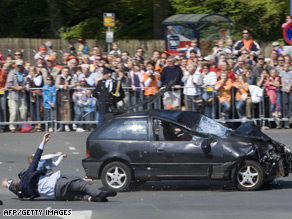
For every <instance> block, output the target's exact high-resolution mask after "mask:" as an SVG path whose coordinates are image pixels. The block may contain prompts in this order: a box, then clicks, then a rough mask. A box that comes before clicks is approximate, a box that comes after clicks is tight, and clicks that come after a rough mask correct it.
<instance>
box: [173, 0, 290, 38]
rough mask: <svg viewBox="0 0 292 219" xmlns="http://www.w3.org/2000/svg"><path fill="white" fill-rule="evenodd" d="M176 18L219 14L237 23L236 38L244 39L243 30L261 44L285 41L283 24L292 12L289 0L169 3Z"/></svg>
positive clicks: (183, 0)
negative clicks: (283, 39)
mask: <svg viewBox="0 0 292 219" xmlns="http://www.w3.org/2000/svg"><path fill="white" fill-rule="evenodd" d="M169 1H170V3H171V5H172V7H173V8H174V9H175V10H176V14H184V13H193V14H200V13H218V14H223V15H226V16H228V17H229V18H230V19H231V20H232V21H233V23H234V28H233V36H235V37H237V38H240V37H241V34H240V33H241V31H242V30H243V29H249V30H250V32H251V33H252V37H253V38H255V39H257V40H260V41H271V40H277V39H278V38H281V37H282V31H281V27H280V26H281V22H282V21H284V19H285V12H287V9H288V8H289V1H288V0H285V1H282V0H169Z"/></svg>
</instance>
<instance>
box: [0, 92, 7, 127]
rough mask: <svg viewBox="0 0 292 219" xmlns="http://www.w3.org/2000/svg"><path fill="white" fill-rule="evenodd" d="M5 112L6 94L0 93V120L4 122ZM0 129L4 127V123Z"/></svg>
mask: <svg viewBox="0 0 292 219" xmlns="http://www.w3.org/2000/svg"><path fill="white" fill-rule="evenodd" d="M5 112H6V96H5V95H4V94H0V122H5V121H6V118H5ZM0 129H2V130H3V129H4V125H1V126H0Z"/></svg>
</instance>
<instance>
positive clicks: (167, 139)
mask: <svg viewBox="0 0 292 219" xmlns="http://www.w3.org/2000/svg"><path fill="white" fill-rule="evenodd" d="M153 127H154V130H153V131H154V139H153V141H151V142H150V167H151V174H152V176H153V177H158V178H159V177H161V178H170V177H172V178H173V177H178V178H179V177H206V176H209V175H210V167H211V165H212V163H213V162H214V160H213V158H214V156H212V155H210V154H208V153H206V152H204V151H203V150H202V148H201V145H202V143H203V141H204V140H205V139H207V137H202V136H193V135H192V134H190V133H189V132H188V131H187V130H186V129H184V128H182V127H180V126H177V125H175V124H172V123H169V122H167V121H163V120H160V119H154V120H153ZM219 154H220V153H218V155H219ZM219 156H221V155H219Z"/></svg>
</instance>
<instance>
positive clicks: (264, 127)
mask: <svg viewBox="0 0 292 219" xmlns="http://www.w3.org/2000/svg"><path fill="white" fill-rule="evenodd" d="M261 129H262V130H269V129H270V128H269V127H268V126H263V127H262V128H261Z"/></svg>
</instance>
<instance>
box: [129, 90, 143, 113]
mask: <svg viewBox="0 0 292 219" xmlns="http://www.w3.org/2000/svg"><path fill="white" fill-rule="evenodd" d="M142 96H143V93H142V92H137V91H132V92H130V104H131V106H132V105H135V104H137V103H140V102H141V101H142V99H143V98H142ZM137 109H138V110H142V107H138V108H137ZM137 109H135V110H137Z"/></svg>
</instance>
